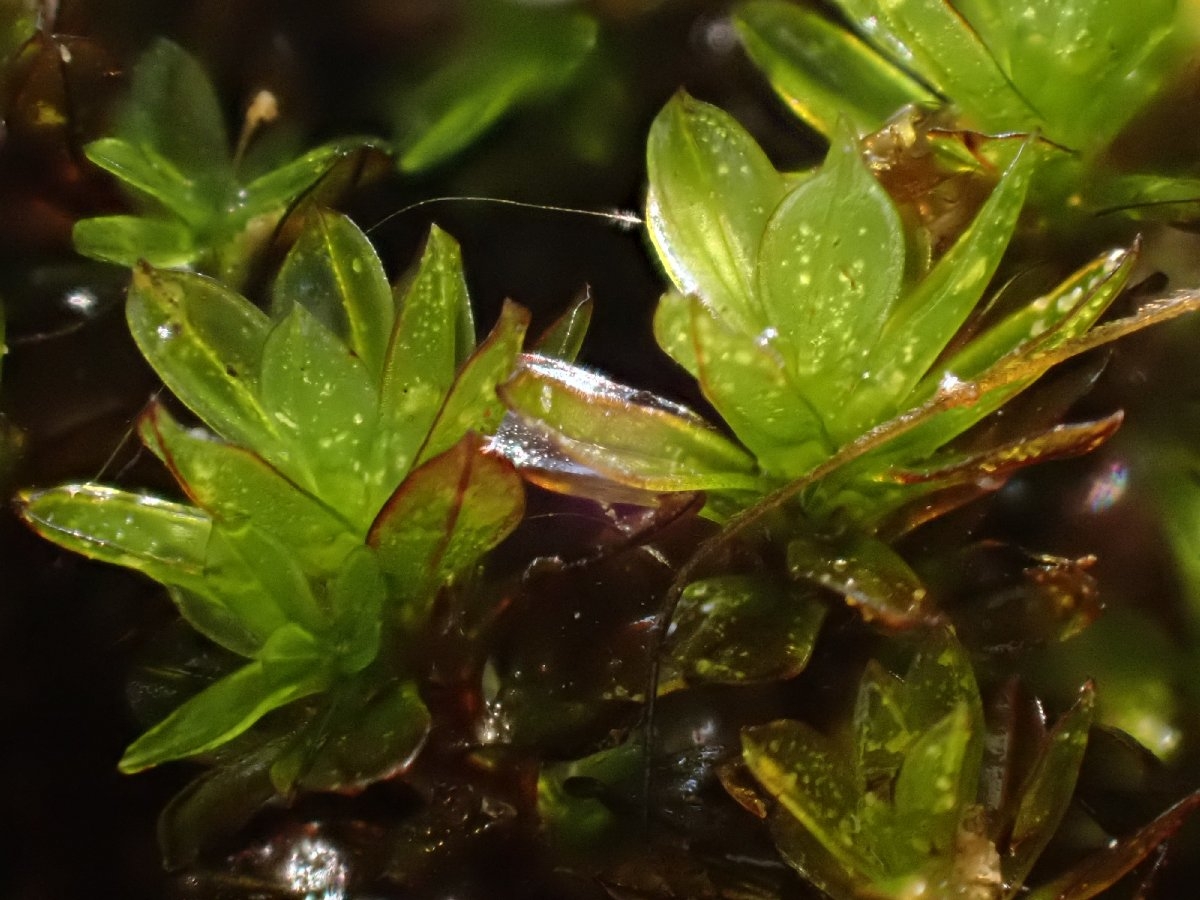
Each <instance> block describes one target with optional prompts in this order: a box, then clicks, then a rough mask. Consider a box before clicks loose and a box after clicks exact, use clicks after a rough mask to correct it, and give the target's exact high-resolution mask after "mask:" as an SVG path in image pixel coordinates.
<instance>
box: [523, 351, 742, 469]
mask: <svg viewBox="0 0 1200 900" xmlns="http://www.w3.org/2000/svg"><path fill="white" fill-rule="evenodd" d="M500 393H501V396H502V397H503V398H504V400H505V402H506V403H507V404H508V406H509V408H510V409H512V410H513V411H514V412H515V413H517V414H518V415H519V416H521V417H522V418H523V419H524V420H525V422H526V423H527V424H529V425H530V426H531V427H532V428H534V429H535V430H540V432H541V433H542V434H543V435H544V436H545V437H546V438H547V439H548V440H550V441H551V443H552V444H553V445H554V448H555V449H556V450H558V451H560V452H561V453H563V454H564V455H566V456H567V457H568V458H570V459H573V460H574V461H576V462H578V463H580V464H582V465H583V466H585V467H587V468H590V469H593V470H595V471H596V472H599V473H601V474H604V475H607V476H609V477H610V478H612V479H613V480H615V481H618V482H620V483H622V484H626V485H631V486H634V487H639V488H644V489H647V490H653V491H689V490H705V489H713V490H758V489H759V488H758V479H757V477H756V474H755V465H754V460H753V459H752V458H751V457H750V456H748V455H747V454H746V453H745V452H744V451H743V450H741V449H740V448H739V447H738V446H737V445H735V444H733V443H732V442H730V441H729V440H727V439H726V438H724V437H722V436H721V435H720V434H718V433H717V432H716V431H713V430H712V429H711V428H709V427H708V426H707V425H706V424H704V422H702V421H701V420H700V419H698V418H697V417H696V416H695V415H694V414H692V413H690V412H688V411H687V410H686V409H684V408H683V407H680V406H676V405H674V404H670V403H668V402H667V401H665V400H659V399H657V398H654V397H653V395H650V394H648V393H647V392H645V391H635V390H632V389H631V388H627V387H624V386H623V385H619V384H617V383H616V382H613V381H609V380H608V379H606V378H603V377H601V376H599V375H595V374H593V373H591V372H588V371H586V370H584V369H579V368H575V367H573V366H569V365H566V364H564V363H560V362H557V361H556V360H550V359H545V358H541V357H526V358H525V359H524V361H523V363H522V366H521V368H520V370H519V371H518V372H517V374H516V375H514V376H513V378H512V379H511V380H510V381H509V382H508V383H507V384H505V385H504V386H503V387H502V388H501V391H500ZM651 403H653V405H651ZM517 462H518V463H520V462H521V460H517Z"/></svg>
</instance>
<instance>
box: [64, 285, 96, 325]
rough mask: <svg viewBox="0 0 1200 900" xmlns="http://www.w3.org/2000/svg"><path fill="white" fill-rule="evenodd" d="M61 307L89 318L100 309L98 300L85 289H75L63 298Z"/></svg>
mask: <svg viewBox="0 0 1200 900" xmlns="http://www.w3.org/2000/svg"><path fill="white" fill-rule="evenodd" d="M63 305H64V306H66V308H67V309H69V310H71V312H73V313H78V314H79V315H81V316H84V317H86V318H89V319H90V318H91V317H92V316H94V315H95V314H96V312H97V311H98V310H99V308H100V299H99V298H98V297H97V296H96V295H95V294H94V293H92V292H91V291H90V290H88V289H87V288H82V287H81V288H75V289H73V290H70V291H68V292H67V294H66V296H64V297H63Z"/></svg>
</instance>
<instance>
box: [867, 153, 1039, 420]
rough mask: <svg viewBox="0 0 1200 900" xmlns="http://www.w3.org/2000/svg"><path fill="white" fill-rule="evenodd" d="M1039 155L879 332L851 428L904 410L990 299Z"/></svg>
mask: <svg viewBox="0 0 1200 900" xmlns="http://www.w3.org/2000/svg"><path fill="white" fill-rule="evenodd" d="M1033 164H1034V154H1033V153H1032V152H1030V149H1029V147H1028V146H1026V147H1025V148H1024V149H1023V150H1022V151H1021V152H1020V153H1019V154H1018V155H1017V157H1016V159H1014V160H1013V162H1012V164H1011V165H1010V166H1009V168H1008V169H1007V170H1006V171H1005V173H1004V175H1003V177H1002V178H1001V179H1000V182H999V184H997V185H996V187H995V188H994V189H993V190H992V194H991V196H990V197H988V200H987V202H986V203H985V204H984V205H983V208H982V209H981V210H980V211H979V214H978V215H977V216H976V217H975V221H974V222H972V223H971V227H970V228H969V229H967V232H966V233H965V234H964V235H963V236H962V237H961V238H959V240H958V242H957V243H955V245H954V246H953V247H952V248H950V250H949V251H948V252H947V253H946V254H945V256H943V257H942V258H941V259H940V260H939V261H938V263H937V265H935V266H934V268H933V270H932V271H931V272H930V273H929V274H928V275H926V276H925V278H924V279H922V281H921V282H920V283H919V284H918V285H917V286H916V287H915V288H914V289H913V290H912V291H910V292H909V293H908V294H907V295H906V296H905V297H904V299H903V300H902V301H901V302H900V304H899V305H898V306H897V308H896V310H895V313H894V314H893V315H892V316H891V318H890V319H888V321H887V324H886V325H885V326H884V327H883V328H882V329H879V330H878V332H877V334H876V335H875V341H874V342H873V346H872V349H871V352H870V358H869V359H868V360H867V361H866V362H865V363H864V365H863V371H864V372H866V373H868V375H869V377H868V378H865V379H862V380H860V381H859V383H858V384H857V385H856V388H855V391H854V394H853V396H852V397H851V398H850V401H849V404H848V405H849V410H848V411H847V413H846V417H845V421H846V423H847V425H848V426H849V433H862V432H863V431H866V430H867V429H868V428H870V427H871V426H872V425H875V424H877V423H878V422H879V420H880V419H881V418H882V417H886V416H888V415H892V414H894V413H895V412H898V411H899V408H900V407H901V405H902V403H903V402H904V400H905V398H906V397H907V396H908V394H909V393H910V392H911V391H912V389H913V387H914V386H915V385H916V384H917V383H918V382H919V381H920V380H921V379H922V378H923V377H924V376H925V373H926V372H927V371H928V370H929V368H930V367H931V366H932V365H933V363H934V361H935V360H936V359H937V357H938V356H939V355H940V354H941V352H942V351H943V350H944V349H945V347H946V345H947V344H948V343H949V342H950V339H951V338H952V337H953V336H954V334H955V332H957V331H958V329H959V328H960V327H961V326H962V324H963V322H964V321H966V319H967V316H969V315H970V313H971V311H972V310H973V309H974V308H975V306H976V304H978V302H979V298H980V297H982V296H983V292H984V289H985V288H986V287H987V285H988V282H989V281H990V280H991V278H992V274H993V273H994V272H995V271H996V267H997V266H998V265H999V264H1000V258H1001V257H1002V256H1003V255H1004V249H1005V247H1006V246H1007V245H1008V241H1009V238H1010V237H1011V236H1012V233H1013V229H1014V228H1015V227H1016V224H1017V217H1018V215H1019V214H1020V211H1021V206H1022V204H1023V203H1024V200H1025V193H1026V191H1027V190H1028V187H1029V179H1030V176H1031V175H1032V172H1033Z"/></svg>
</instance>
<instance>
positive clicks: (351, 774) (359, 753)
mask: <svg viewBox="0 0 1200 900" xmlns="http://www.w3.org/2000/svg"><path fill="white" fill-rule="evenodd" d="M430 724H431V720H430V716H429V710H428V709H426V707H425V704H424V702H423V701H422V700H421V695H420V692H419V691H418V690H417V686H416V684H414V683H413V682H411V681H386V682H383V683H378V682H376V681H374V680H368V679H357V680H355V681H353V682H351V683H350V684H348V685H346V687H345V688H343V689H340V690H337V691H335V692H333V693H332V694H331V695H330V697H329V699H328V701H327V702H326V709H325V710H323V711H322V713H321V714H319V715H318V716H317V718H316V719H315V720H314V721H313V723H312V724H311V725H310V726H309V727H308V728H307V729H305V731H304V733H303V734H302V735H301V736H300V738H299V740H298V741H297V742H296V743H295V744H294V745H293V746H292V747H291V748H289V750H288V752H287V753H285V754H284V755H282V756H280V758H279V759H278V760H277V761H276V762H275V764H274V765H273V766H272V767H271V778H272V780H273V781H274V784H275V787H276V789H277V790H278V791H279V792H280V793H283V794H287V793H290V792H291V791H293V790H295V789H296V788H299V789H301V790H306V791H348V790H356V789H360V788H363V787H366V786H367V785H368V784H371V783H372V782H375V781H380V780H382V779H385V778H390V777H392V776H393V775H396V774H398V773H399V772H402V771H404V770H405V769H406V768H408V767H409V766H410V765H411V764H412V762H413V760H414V759H415V758H416V756H417V754H418V753H419V752H420V750H421V748H422V747H423V746H424V744H425V739H426V737H427V736H428V734H429V728H430Z"/></svg>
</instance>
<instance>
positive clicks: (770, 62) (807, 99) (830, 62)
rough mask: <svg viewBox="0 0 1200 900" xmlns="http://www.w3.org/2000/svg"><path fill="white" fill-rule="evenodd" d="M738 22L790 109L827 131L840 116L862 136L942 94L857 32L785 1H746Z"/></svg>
mask: <svg viewBox="0 0 1200 900" xmlns="http://www.w3.org/2000/svg"><path fill="white" fill-rule="evenodd" d="M733 21H734V25H735V26H736V27H737V30H738V34H739V35H740V36H741V39H742V44H743V45H744V46H745V48H746V52H747V53H749V54H750V58H751V59H752V60H754V62H755V64H756V65H757V66H758V67H759V68H760V69H761V70H762V71H763V73H764V74H765V75H766V76H767V80H768V81H769V82H770V83H771V87H773V88H774V89H775V93H777V94H778V95H779V96H780V97H781V98H782V99H783V101H784V103H786V104H787V105H788V107H789V108H790V109H791V110H792V112H794V113H795V114H796V115H798V116H799V117H800V118H802V119H804V120H805V121H806V122H808V124H809V125H811V126H812V127H813V128H815V129H817V131H820V132H821V133H822V134H825V135H831V134H833V132H834V129H835V128H836V126H837V124H838V120H839V119H845V120H847V121H848V122H849V124H850V127H851V129H852V130H853V131H854V132H855V133H856V134H859V135H863V134H870V133H872V132H874V131H876V130H878V129H879V128H880V127H881V126H882V125H883V123H884V122H886V121H887V120H888V119H889V118H891V116H892V115H893V114H894V113H895V112H896V111H897V110H898V109H900V108H901V107H902V106H904V105H906V104H909V103H917V104H922V105H926V104H932V103H934V102H935V98H934V96H933V95H932V94H930V93H929V91H928V90H926V89H925V88H924V87H922V86H921V85H920V84H918V83H917V82H916V81H914V80H913V79H912V78H910V77H909V76H908V75H906V74H905V73H904V72H903V71H902V70H901V69H899V68H897V67H896V66H894V65H892V64H891V63H889V62H887V61H886V60H885V59H884V58H883V57H881V56H880V55H879V54H878V53H876V52H875V51H874V50H872V49H871V48H869V47H867V46H866V45H865V44H863V43H862V42H861V41H859V40H858V39H857V38H856V37H854V35H852V34H851V33H850V32H848V31H845V30H844V29H842V28H839V27H837V26H836V25H834V24H833V23H831V22H830V21H829V20H827V19H825V18H824V17H822V16H818V15H816V14H814V13H813V12H810V11H809V10H806V9H803V8H801V7H799V6H795V5H793V4H791V3H784V2H780V0H755V2H750V3H743V4H742V5H741V6H740V7H738V8H737V10H736V12H735V13H734V20H733Z"/></svg>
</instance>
